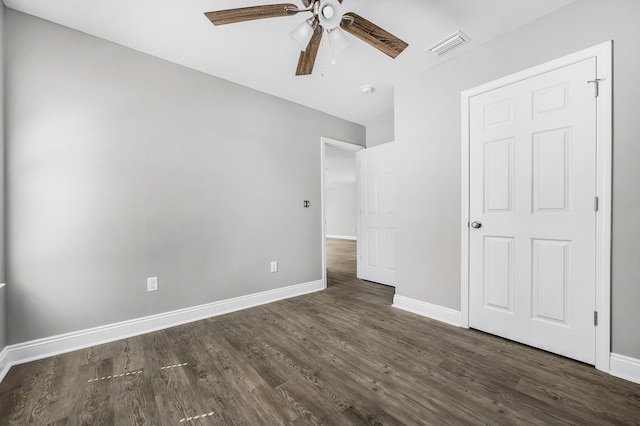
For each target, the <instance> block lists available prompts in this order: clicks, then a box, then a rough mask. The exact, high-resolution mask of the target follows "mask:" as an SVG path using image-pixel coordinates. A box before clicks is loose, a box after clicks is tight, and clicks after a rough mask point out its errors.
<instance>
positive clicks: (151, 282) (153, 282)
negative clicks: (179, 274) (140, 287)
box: [147, 277, 158, 291]
mask: <svg viewBox="0 0 640 426" xmlns="http://www.w3.org/2000/svg"><path fill="white" fill-rule="evenodd" d="M156 290H158V277H149V278H147V291H156Z"/></svg>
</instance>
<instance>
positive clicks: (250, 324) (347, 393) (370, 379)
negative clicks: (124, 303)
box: [0, 240, 640, 426]
mask: <svg viewBox="0 0 640 426" xmlns="http://www.w3.org/2000/svg"><path fill="white" fill-rule="evenodd" d="M327 258H328V265H329V267H328V278H329V284H330V285H329V288H328V289H327V290H326V291H322V292H318V293H313V294H310V295H305V296H301V297H296V298H292V299H288V300H284V301H280V302H276V303H272V304H269V305H264V306H260V307H256V308H252V309H248V310H245V311H241V312H236V313H232V314H228V315H223V316H219V317H215V318H211V319H207V320H203V321H198V322H194V323H191V324H188V325H183V326H179V327H174V328H171V329H167V330H163V331H158V332H154V333H150V334H146V335H143V336H138V337H132V338H128V339H124V340H120V341H117V342H113V343H109V344H104V345H100V346H95V347H92V348H89V349H83V350H79V351H76V352H72V353H68V354H64V355H59V356H54V357H51V358H47V359H43V360H40V361H35V362H31V363H28V364H23V365H19V366H15V367H13V368H12V369H11V370H10V371H9V373H8V374H7V376H6V378H5V379H4V381H3V382H2V383H1V384H0V425H16V424H19V425H26V424H38V425H40V424H55V425H118V426H119V425H183V424H187V425H227V424H229V425H231V424H242V425H281V424H287V425H307V424H326V425H352V424H354V425H365V424H369V425H381V424H388V425H403V424H407V425H424V424H428V425H443V424H469V425H479V424H490V425H503V424H545V425H546V424H575V425H607V424H616V425H623V424H624V425H629V424H640V385H636V384H633V383H630V382H627V381H624V380H620V379H617V378H615V377H612V376H609V375H607V374H604V373H602V372H599V371H597V370H596V369H594V368H593V367H591V366H588V365H584V364H580V363H578V362H574V361H571V360H568V359H565V358H562V357H558V356H555V355H551V354H549V353H546V352H542V351H538V350H536V349H532V348H529V347H526V346H522V345H519V344H516V343H513V342H509V341H505V340H502V339H499V338H496V337H493V336H490V335H487V334H483V333H480V332H477V331H473V330H465V329H460V328H456V327H452V326H449V325H446V324H442V323H439V322H437V321H432V320H429V319H426V318H422V317H420V316H418V315H413V314H410V313H407V312H404V311H401V310H398V309H395V308H392V307H391V306H390V305H391V302H392V297H393V289H392V288H390V287H386V286H382V285H376V284H373V283H369V282H363V281H360V280H358V279H356V278H355V243H354V242H350V241H339V240H329V241H328V256H327Z"/></svg>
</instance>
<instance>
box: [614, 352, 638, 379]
mask: <svg viewBox="0 0 640 426" xmlns="http://www.w3.org/2000/svg"><path fill="white" fill-rule="evenodd" d="M609 374H611V375H612V376H616V377H620V378H621V379H625V380H629V381H630V382H634V383H638V384H640V359H636V358H631V357H628V356H625V355H619V354H613V353H612V354H611V358H610V366H609Z"/></svg>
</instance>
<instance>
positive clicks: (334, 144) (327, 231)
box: [320, 137, 364, 288]
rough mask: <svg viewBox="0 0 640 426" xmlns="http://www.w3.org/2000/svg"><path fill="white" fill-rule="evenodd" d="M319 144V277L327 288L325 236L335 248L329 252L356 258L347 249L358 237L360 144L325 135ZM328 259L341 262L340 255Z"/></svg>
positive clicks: (354, 244) (353, 244) (352, 247)
mask: <svg viewBox="0 0 640 426" xmlns="http://www.w3.org/2000/svg"><path fill="white" fill-rule="evenodd" d="M320 147H321V162H320V163H321V177H322V178H321V198H322V210H321V211H322V213H321V214H322V280H323V282H324V287H325V288H327V240H328V239H329V240H331V241H333V242H334V244H333V245H332V247H333V248H335V249H336V250H332V255H333V256H345V257H350V256H355V257H356V258H357V254H356V253H351V252H352V251H353V249H355V246H356V241H357V239H358V207H357V206H358V204H357V203H358V196H357V177H356V176H357V168H356V152H358V151H360V150H362V149H364V147H362V146H360V145H355V144H351V143H347V142H342V141H338V140H335V139H330V138H325V137H323V138H321V140H320ZM340 242H343V244H339V243H340ZM350 247H351V249H350V250H348V251H349V253H346V252H345V250H346V249H349V248H350ZM338 248H340V249H338ZM341 253H342V254H341ZM332 260H338V264H342V263H344V262H340V259H332ZM344 260H348V259H344ZM352 260H355V259H352ZM344 264H351V263H349V262H346V263H344Z"/></svg>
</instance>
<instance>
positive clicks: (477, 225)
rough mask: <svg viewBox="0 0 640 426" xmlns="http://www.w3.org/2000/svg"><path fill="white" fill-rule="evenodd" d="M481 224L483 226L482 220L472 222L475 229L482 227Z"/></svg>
mask: <svg viewBox="0 0 640 426" xmlns="http://www.w3.org/2000/svg"><path fill="white" fill-rule="evenodd" d="M481 226H482V224H481V223H480V222H475V221H474V222H471V227H472V228H473V229H478V228H480V227H481Z"/></svg>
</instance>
